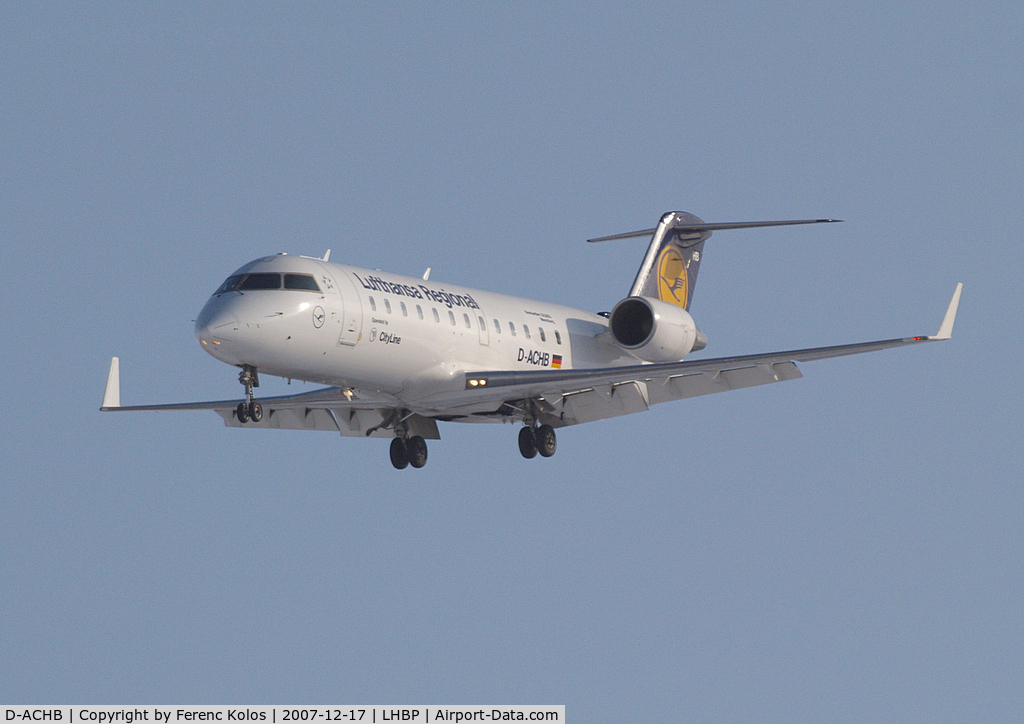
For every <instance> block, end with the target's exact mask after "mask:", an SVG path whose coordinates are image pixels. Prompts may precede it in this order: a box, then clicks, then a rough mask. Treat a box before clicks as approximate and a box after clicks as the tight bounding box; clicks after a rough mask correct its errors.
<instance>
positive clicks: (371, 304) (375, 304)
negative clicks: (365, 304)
mask: <svg viewBox="0 0 1024 724" xmlns="http://www.w3.org/2000/svg"><path fill="white" fill-rule="evenodd" d="M370 310H371V311H373V312H376V311H377V302H375V301H373V297H370Z"/></svg>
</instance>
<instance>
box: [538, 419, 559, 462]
mask: <svg viewBox="0 0 1024 724" xmlns="http://www.w3.org/2000/svg"><path fill="white" fill-rule="evenodd" d="M534 438H535V439H536V441H537V452H539V453H540V454H541V455H543V456H544V457H546V458H549V457H551V456H552V455H554V454H555V449H556V448H557V447H558V440H557V439H556V438H555V428H553V427H551V425H541V426H540V427H538V428H537V433H536V435H534Z"/></svg>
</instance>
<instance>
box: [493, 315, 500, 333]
mask: <svg viewBox="0 0 1024 724" xmlns="http://www.w3.org/2000/svg"><path fill="white" fill-rule="evenodd" d="M494 331H495V333H497V334H501V324H500V323H499V322H498V320H497V319H495V320H494Z"/></svg>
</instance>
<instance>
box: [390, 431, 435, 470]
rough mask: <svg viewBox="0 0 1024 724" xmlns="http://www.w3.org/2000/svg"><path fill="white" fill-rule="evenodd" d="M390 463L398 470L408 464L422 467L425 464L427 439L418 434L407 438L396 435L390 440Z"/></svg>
mask: <svg viewBox="0 0 1024 724" xmlns="http://www.w3.org/2000/svg"><path fill="white" fill-rule="evenodd" d="M391 464H392V465H394V466H395V467H396V468H397V469H398V470H403V469H405V467H406V466H408V465H412V466H413V467H414V468H422V467H423V466H424V465H426V464H427V441H426V440H424V439H423V438H422V437H420V436H419V435H413V436H412V437H410V438H408V439H406V438H404V437H396V438H395V439H394V440H392V441H391Z"/></svg>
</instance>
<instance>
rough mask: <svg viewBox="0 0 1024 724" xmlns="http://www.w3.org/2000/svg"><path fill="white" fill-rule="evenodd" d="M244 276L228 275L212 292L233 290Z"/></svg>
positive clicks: (220, 292) (221, 292)
mask: <svg viewBox="0 0 1024 724" xmlns="http://www.w3.org/2000/svg"><path fill="white" fill-rule="evenodd" d="M244 277H245V274H235V275H234V276H233V277H228V278H227V279H225V280H224V283H223V284H221V285H220V286H219V287H217V291H215V292H214V294H224V293H225V292H233V291H235V290H236V289H238V284H239V283H240V282H241V281H242V279H243V278H244Z"/></svg>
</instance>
